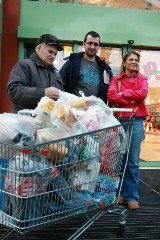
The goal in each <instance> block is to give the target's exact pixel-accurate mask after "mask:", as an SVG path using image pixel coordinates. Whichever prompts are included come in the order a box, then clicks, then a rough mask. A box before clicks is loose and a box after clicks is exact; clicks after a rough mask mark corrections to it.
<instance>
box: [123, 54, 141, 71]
mask: <svg viewBox="0 0 160 240" xmlns="http://www.w3.org/2000/svg"><path fill="white" fill-rule="evenodd" d="M123 66H124V67H125V72H126V73H128V74H131V73H134V72H138V71H139V59H138V56H137V55H136V54H133V53H131V55H129V56H128V57H127V58H126V61H125V62H123Z"/></svg>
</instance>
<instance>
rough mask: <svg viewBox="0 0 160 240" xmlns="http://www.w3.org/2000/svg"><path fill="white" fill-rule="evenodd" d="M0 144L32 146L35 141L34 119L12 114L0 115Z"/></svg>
mask: <svg viewBox="0 0 160 240" xmlns="http://www.w3.org/2000/svg"><path fill="white" fill-rule="evenodd" d="M0 123H1V124H0V143H3V144H5V143H7V144H15V145H19V146H20V145H22V146H29V145H32V144H33V143H34V141H35V139H36V126H35V122H34V119H33V118H32V117H30V116H23V115H19V114H13V113H3V114H0Z"/></svg>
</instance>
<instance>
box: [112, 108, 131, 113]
mask: <svg viewBox="0 0 160 240" xmlns="http://www.w3.org/2000/svg"><path fill="white" fill-rule="evenodd" d="M111 110H112V112H133V109H132V108H111Z"/></svg>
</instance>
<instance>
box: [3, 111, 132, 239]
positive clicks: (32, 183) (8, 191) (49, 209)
mask: <svg viewBox="0 0 160 240" xmlns="http://www.w3.org/2000/svg"><path fill="white" fill-rule="evenodd" d="M133 121H134V117H133V114H131V117H130V118H129V119H128V118H127V119H122V124H119V125H116V126H113V127H109V128H105V129H101V130H97V131H92V132H88V133H84V134H79V135H76V136H71V137H68V138H64V139H60V140H56V141H50V142H46V143H43V144H38V145H35V146H32V147H27V148H25V147H23V148H22V147H17V146H13V145H7V144H2V143H1V145H0V146H1V149H0V152H1V156H0V173H1V182H0V223H1V224H2V225H4V226H7V227H8V230H7V231H6V233H5V234H4V235H3V236H2V237H1V239H6V238H7V237H8V236H10V235H11V234H12V232H13V231H18V232H19V233H26V232H29V231H32V230H35V229H39V228H42V227H43V228H44V227H46V226H49V225H51V224H53V223H57V222H61V221H66V220H69V219H70V218H73V217H76V216H78V217H79V216H80V215H82V214H88V213H89V212H90V213H91V216H92V217H91V218H90V219H89V220H88V221H87V222H86V223H85V224H84V225H83V226H82V227H81V228H80V229H78V231H77V232H75V233H74V234H73V235H72V236H71V237H70V238H69V240H73V239H77V237H78V236H80V234H82V233H83V232H84V231H85V230H86V229H87V228H88V227H89V226H90V225H91V224H93V223H94V222H95V221H96V220H97V219H98V218H99V217H100V216H101V215H102V214H104V213H106V212H112V213H116V214H119V229H118V230H119V234H120V235H122V236H124V233H125V226H126V217H127V209H126V208H125V207H122V206H119V205H118V201H117V199H118V196H119V192H118V189H120V185H121V182H120V179H123V175H124V171H125V168H123V171H122V162H124V156H125V163H127V158H128V150H129V144H130V137H131V132H132V123H133Z"/></svg>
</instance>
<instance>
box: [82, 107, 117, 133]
mask: <svg viewBox="0 0 160 240" xmlns="http://www.w3.org/2000/svg"><path fill="white" fill-rule="evenodd" d="M79 120H80V121H81V123H82V124H83V125H84V126H85V127H86V128H87V130H88V131H94V130H98V129H103V128H107V127H112V126H116V125H120V123H119V121H118V120H117V119H116V118H115V117H114V116H113V113H111V112H108V113H106V112H105V111H104V110H103V109H102V108H101V107H100V106H90V107H89V108H88V109H87V110H86V112H85V114H84V115H82V116H80V117H79Z"/></svg>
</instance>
